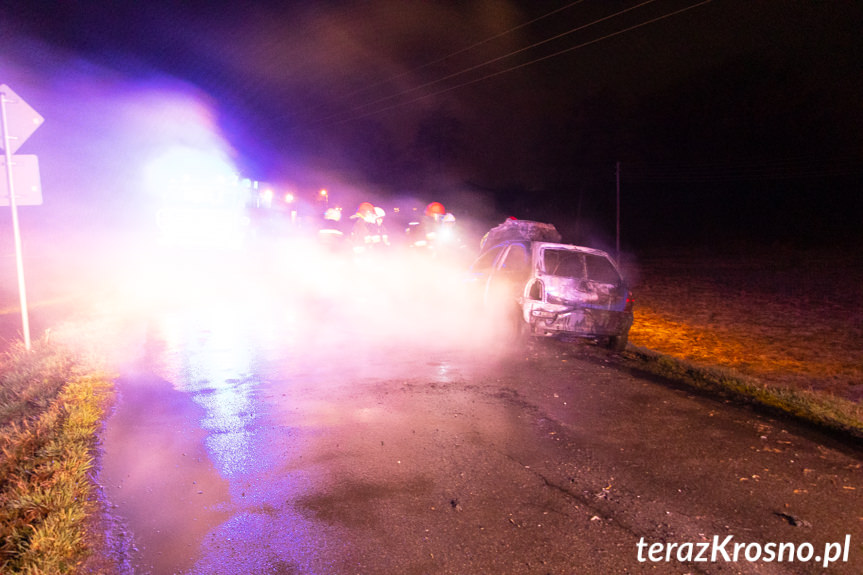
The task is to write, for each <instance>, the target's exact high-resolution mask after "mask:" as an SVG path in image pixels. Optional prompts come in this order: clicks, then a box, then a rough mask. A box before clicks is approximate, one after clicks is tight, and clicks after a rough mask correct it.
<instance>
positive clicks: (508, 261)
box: [500, 244, 530, 273]
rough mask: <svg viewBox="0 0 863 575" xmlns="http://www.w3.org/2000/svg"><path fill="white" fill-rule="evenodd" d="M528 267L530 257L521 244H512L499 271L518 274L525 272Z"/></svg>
mask: <svg viewBox="0 0 863 575" xmlns="http://www.w3.org/2000/svg"><path fill="white" fill-rule="evenodd" d="M529 267H530V256H529V255H528V253H527V248H526V247H525V246H524V245H523V244H512V245H511V246H510V248H509V252H507V254H506V257H505V258H504V260H503V263H502V264H501V266H500V269H501V270H503V271H508V272H513V273H519V272H524V271H527V270H528V268H529Z"/></svg>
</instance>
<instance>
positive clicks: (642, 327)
mask: <svg viewBox="0 0 863 575" xmlns="http://www.w3.org/2000/svg"><path fill="white" fill-rule="evenodd" d="M629 267H630V270H631V276H632V277H633V278H634V289H633V291H634V294H635V301H636V312H635V316H636V317H635V324H634V326H633V328H632V332H631V336H630V341H631V342H632V343H633V344H635V345H637V346H641V347H645V348H648V349H652V350H655V351H657V352H660V353H663V354H666V355H669V356H672V357H676V358H679V359H683V360H686V361H689V362H692V363H694V364H697V365H709V366H719V367H723V368H729V369H733V370H735V371H737V372H739V373H741V374H744V375H746V376H749V377H753V378H756V379H757V380H758V381H760V382H762V383H764V384H765V385H769V386H776V387H787V388H792V389H798V390H811V391H815V392H817V393H822V394H827V395H830V396H835V397H838V398H842V399H847V400H850V401H852V402H856V403H860V402H861V401H863V306H861V305H860V302H861V301H863V261H861V260H860V258H856V261H855V258H853V257H852V256H851V255H850V254H849V253H847V252H823V251H822V252H804V251H792V250H774V251H770V252H766V251H762V252H757V253H747V254H743V255H741V254H729V255H705V254H703V253H695V252H689V253H677V254H668V255H663V256H654V257H650V258H643V259H640V260H639V261H637V262H633V264H631V265H630V266H629Z"/></svg>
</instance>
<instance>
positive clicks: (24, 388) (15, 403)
mask: <svg viewBox="0 0 863 575" xmlns="http://www.w3.org/2000/svg"><path fill="white" fill-rule="evenodd" d="M112 390H113V386H112V383H111V379H110V378H109V377H108V376H106V375H105V374H102V373H98V372H96V373H93V372H92V368H91V367H88V366H85V365H83V364H82V363H81V361H80V360H79V359H77V358H76V357H75V356H74V354H72V353H71V352H70V351H69V350H67V349H65V348H63V347H62V346H59V345H55V344H50V343H48V342H46V341H38V342H35V343H34V345H33V349H32V350H31V351H29V352H28V351H26V350H25V349H24V348H23V346H18V347H16V348H13V349H12V350H10V351H9V352H7V353H6V354H4V355H3V356H2V357H0V572H2V573H9V574H13V573H26V574H34V575H35V574H52V575H54V574H63V573H75V572H76V570H77V569H78V568H79V566H80V565H81V564H82V562H83V561H84V560H85V559H86V557H87V554H88V550H89V548H90V541H89V536H88V535H87V529H86V525H87V522H88V521H89V520H90V518H91V517H92V516H93V515H95V514H96V513H97V512H98V503H97V502H96V499H95V494H94V492H95V486H94V483H93V481H92V477H91V474H92V472H93V470H94V452H95V438H96V432H97V430H98V428H99V426H100V425H101V420H102V419H103V417H104V415H105V411H106V409H107V406H108V405H109V402H110V399H111V394H112Z"/></svg>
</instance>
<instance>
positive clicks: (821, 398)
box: [627, 346, 863, 440]
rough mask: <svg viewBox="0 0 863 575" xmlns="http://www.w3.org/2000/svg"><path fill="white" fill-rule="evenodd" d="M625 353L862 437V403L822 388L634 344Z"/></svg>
mask: <svg viewBox="0 0 863 575" xmlns="http://www.w3.org/2000/svg"><path fill="white" fill-rule="evenodd" d="M627 355H629V356H632V357H635V358H636V359H637V360H638V362H639V363H638V367H639V368H640V369H643V370H646V371H648V372H650V373H654V374H656V375H659V376H662V377H664V378H668V379H672V380H675V381H679V382H682V383H685V384H687V385H691V386H693V387H696V388H699V389H706V390H710V391H711V392H716V393H720V394H722V395H725V396H728V397H731V398H733V399H736V400H742V401H745V402H749V403H753V404H756V405H760V406H762V407H766V408H769V409H771V410H774V411H777V412H781V413H784V414H787V415H790V416H793V417H795V418H797V419H800V420H803V421H807V422H809V423H812V424H815V425H817V426H819V427H823V428H826V429H829V430H832V431H836V432H841V433H843V434H847V435H850V436H851V437H853V438H855V439H857V440H863V405H860V404H859V403H856V402H853V401H849V400H847V399H843V398H841V397H835V396H833V395H830V394H825V393H822V392H816V391H811V390H806V389H794V388H790V387H781V386H777V385H770V384H765V383H763V382H761V381H759V380H757V379H754V378H751V377H748V376H746V375H744V374H742V373H739V372H735V371H734V370H731V369H727V368H726V369H723V368H718V367H712V366H704V365H697V364H694V363H692V362H689V361H686V360H682V359H678V358H675V357H672V356H669V355H663V354H661V353H658V352H656V351H653V350H650V349H646V348H641V347H637V346H630V348H629V350H628V351H627Z"/></svg>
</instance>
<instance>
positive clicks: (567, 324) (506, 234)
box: [470, 220, 633, 351]
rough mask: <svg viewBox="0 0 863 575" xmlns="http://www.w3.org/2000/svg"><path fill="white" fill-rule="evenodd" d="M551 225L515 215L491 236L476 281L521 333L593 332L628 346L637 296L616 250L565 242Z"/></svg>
mask: <svg viewBox="0 0 863 575" xmlns="http://www.w3.org/2000/svg"><path fill="white" fill-rule="evenodd" d="M560 239H561V237H560V234H559V233H558V232H557V230H556V229H555V228H554V226H553V225H551V224H545V223H540V222H531V221H527V220H507V221H506V222H504V223H503V224H501V225H499V226H497V227H496V228H493V229H492V230H490V231H489V233H488V234H486V236H485V237H484V238H483V241H482V244H481V253H480V255H479V257H478V258H477V259H476V260H475V261H474V263H473V265H472V266H471V270H470V273H471V281H472V282H474V283H476V284H477V285H478V286H479V287H480V289H481V291H482V297H483V303H484V304H485V306H486V309H487V310H491V311H492V313H495V314H501V317H503V318H505V319H507V321H509V322H511V323H510V324H509V327H511V328H512V329H514V330H515V332H516V333H518V334H523V333H527V334H530V335H533V336H544V337H557V338H561V339H574V338H590V339H594V340H597V341H600V342H603V343H606V344H607V345H608V346H609V347H610V348H612V349H615V350H618V351H619V350H622V349H624V348H625V347H626V343H627V340H628V338H629V329H630V328H631V327H632V321H633V314H632V297H631V294H630V292H629V290H628V288H627V285H626V282H625V281H624V279H623V277H622V275H621V273H620V271H619V270H618V268H617V265H616V264H615V262H614V260H613V259H612V258H611V257H610V256H609V254H608V253H606V252H604V251H602V250H598V249H593V248H588V247H583V246H575V245H571V244H563V243H560Z"/></svg>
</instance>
